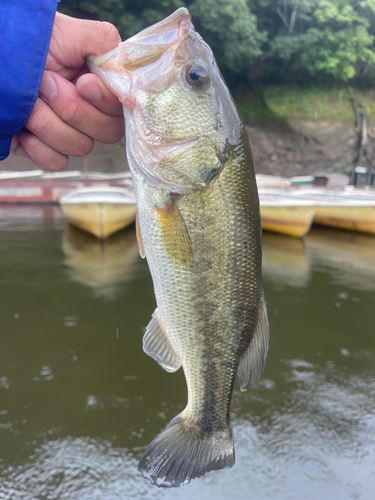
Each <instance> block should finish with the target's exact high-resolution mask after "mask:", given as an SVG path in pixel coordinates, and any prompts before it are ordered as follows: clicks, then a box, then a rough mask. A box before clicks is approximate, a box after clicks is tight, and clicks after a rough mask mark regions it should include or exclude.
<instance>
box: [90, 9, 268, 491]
mask: <svg viewBox="0 0 375 500" xmlns="http://www.w3.org/2000/svg"><path fill="white" fill-rule="evenodd" d="M166 40H167V41H168V43H166ZM127 43H128V45H126V44H127ZM147 44H148V45H147ZM154 45H156V49H154ZM137 46H139V47H141V49H142V50H138V51H137V50H135V49H136V47H137ZM150 46H151V48H150ZM166 47H167V48H166ZM120 49H121V50H120ZM120 49H119V50H118V51H117V52H116V51H113V52H112V53H110V54H109V55H107V56H100V57H99V58H90V59H89V65H90V67H91V69H92V70H93V71H94V72H96V73H97V74H99V76H101V77H102V78H103V80H104V81H105V82H106V84H107V85H108V86H109V87H110V88H111V89H112V91H114V92H115V93H116V94H117V95H118V96H119V98H120V100H121V102H122V103H123V104H124V116H125V121H126V133H127V138H126V140H127V154H128V161H129V166H130V169H131V172H132V176H133V181H134V186H135V193H136V199H137V210H138V216H137V217H138V223H137V224H139V226H138V225H137V232H138V238H139V244H140V252H141V255H145V256H146V257H147V261H148V264H149V268H150V271H151V275H152V279H153V284H154V290H155V296H156V302H157V306H158V307H157V309H156V311H155V312H154V314H153V316H152V319H151V321H150V323H149V325H148V327H147V329H146V333H145V336H144V340H143V345H144V350H145V352H146V353H147V354H149V355H150V356H152V357H153V358H154V359H156V360H157V361H158V362H159V363H160V364H161V366H163V367H164V368H165V369H166V370H168V371H175V370H177V369H178V368H179V367H180V366H182V368H183V370H184V374H185V378H186V383H187V389H188V403H187V406H186V408H185V409H184V410H183V411H182V412H181V413H180V414H179V415H177V416H176V417H175V418H174V419H173V420H172V421H171V422H170V423H169V424H168V426H167V427H166V428H165V429H164V431H162V432H161V433H160V434H159V435H158V436H157V437H156V438H155V439H154V441H153V442H152V443H151V444H150V445H149V447H148V448H147V450H146V452H145V453H144V455H143V457H142V458H141V460H140V463H139V470H140V471H141V472H142V473H143V475H144V476H145V477H146V478H148V479H150V481H151V482H152V483H153V484H156V485H158V486H163V487H171V486H180V485H182V484H186V483H188V482H189V481H190V480H191V479H193V478H194V477H199V476H201V475H202V474H204V473H206V472H208V471H210V470H215V469H220V468H225V467H231V466H232V465H233V464H234V447H233V437H232V430H231V425H230V403H231V397H232V392H233V387H234V382H235V379H236V376H237V374H238V376H239V380H240V387H241V390H246V389H247V388H248V387H250V386H251V385H253V384H254V383H256V381H257V380H258V378H259V377H260V375H261V373H262V371H263V369H264V365H265V359H266V355H267V351H268V338H269V330H268V321H267V314H266V306H265V300H264V295H263V287H262V277H261V225H260V213H259V201H258V194H257V188H256V182H255V175H254V168H253V162H252V156H251V151H250V146H249V142H248V138H247V134H246V131H245V128H244V126H243V124H242V122H241V120H240V118H239V115H238V112H237V110H236V108H235V105H234V103H233V101H232V99H231V96H230V94H229V91H228V89H227V88H226V87H225V84H224V82H223V80H222V77H221V75H220V72H219V70H218V69H217V67H216V63H215V61H214V58H213V55H212V52H211V51H210V49H209V47H208V46H207V45H206V44H205V43H204V42H203V40H202V39H201V38H200V37H199V35H197V34H196V32H195V30H194V27H193V25H192V23H191V21H190V15H189V13H188V12H187V10H186V9H184V8H182V9H179V10H178V11H176V12H175V13H174V14H172V15H171V16H170V17H169V18H167V19H166V20H164V21H162V22H160V23H158V24H156V25H155V26H153V27H150V28H148V29H147V30H145V31H144V32H141V33H140V34H138V35H136V36H135V37H133V38H132V39H131V41H129V42H128V41H127V42H123V43H122V44H120ZM148 53H149V54H151V55H150V60H149V64H148V62H147V57H146V55H147V54H148ZM124 54H125V55H124ZM137 54H142V56H139V55H137ZM145 54H146V55H145ZM155 54H157V56H156V55H155ZM137 57H138V58H139V59H137ZM125 80H126V82H127V83H126V84H124V81H125Z"/></svg>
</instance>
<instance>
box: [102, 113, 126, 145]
mask: <svg viewBox="0 0 375 500" xmlns="http://www.w3.org/2000/svg"><path fill="white" fill-rule="evenodd" d="M124 133H125V127H124V123H123V120H122V119H121V118H120V120H117V119H116V120H112V123H111V125H110V126H107V127H104V128H103V131H102V134H101V135H102V137H101V139H100V141H101V142H104V143H106V144H114V143H116V142H118V141H119V140H120V139H121V137H122V136H123V135H124Z"/></svg>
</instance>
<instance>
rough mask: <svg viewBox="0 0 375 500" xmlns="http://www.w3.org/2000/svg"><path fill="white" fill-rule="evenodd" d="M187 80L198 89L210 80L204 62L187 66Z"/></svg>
mask: <svg viewBox="0 0 375 500" xmlns="http://www.w3.org/2000/svg"><path fill="white" fill-rule="evenodd" d="M186 81H187V82H188V84H189V85H190V86H191V87H193V88H196V89H202V87H203V86H204V85H205V84H207V83H208V82H209V77H208V72H207V69H206V68H205V66H203V65H202V64H198V63H196V64H192V65H191V66H188V67H187V68H186Z"/></svg>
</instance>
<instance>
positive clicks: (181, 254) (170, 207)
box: [155, 197, 193, 264]
mask: <svg viewBox="0 0 375 500" xmlns="http://www.w3.org/2000/svg"><path fill="white" fill-rule="evenodd" d="M155 208H156V211H157V214H158V220H159V225H160V230H161V234H162V236H163V242H164V248H165V251H166V253H167V255H168V256H169V257H170V259H172V260H173V261H174V262H178V263H179V264H187V263H189V262H191V260H192V257H193V252H192V248H191V242H190V238H189V234H188V232H187V229H186V225H185V222H184V220H183V218H182V217H181V214H180V212H179V210H178V208H177V205H176V203H175V201H174V199H173V198H172V197H169V198H168V200H166V201H163V203H162V204H160V205H159V206H155Z"/></svg>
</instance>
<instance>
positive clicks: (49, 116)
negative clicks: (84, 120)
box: [25, 97, 94, 156]
mask: <svg viewBox="0 0 375 500" xmlns="http://www.w3.org/2000/svg"><path fill="white" fill-rule="evenodd" d="M25 127H26V128H27V129H28V130H29V131H30V132H31V133H33V134H34V135H36V136H37V137H39V139H41V141H42V142H44V143H45V144H47V145H48V146H50V147H51V148H52V149H55V150H56V151H58V152H60V153H62V154H64V155H69V156H86V155H88V154H89V153H90V152H91V150H92V148H93V147H94V141H93V140H92V139H91V138H90V137H88V136H87V135H85V134H83V133H82V132H80V131H78V130H76V129H75V128H73V127H71V126H70V125H68V124H67V123H66V122H65V121H64V120H62V119H61V118H60V117H59V116H58V115H57V114H56V113H55V112H54V111H53V110H52V109H51V107H50V106H49V105H48V104H47V103H45V102H44V101H43V100H42V99H41V98H40V97H38V98H37V100H36V102H35V105H34V107H33V110H32V112H31V115H30V117H29V119H28V120H27V122H26V125H25Z"/></svg>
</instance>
